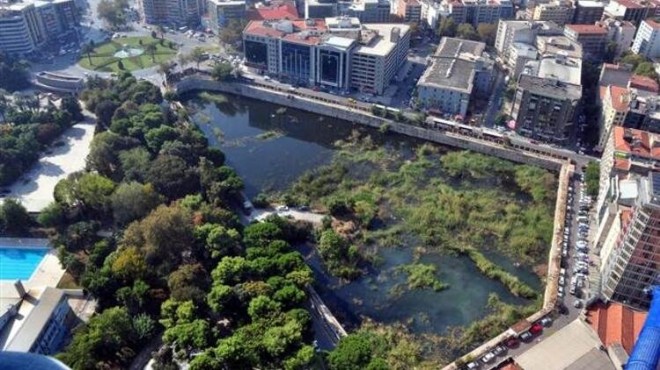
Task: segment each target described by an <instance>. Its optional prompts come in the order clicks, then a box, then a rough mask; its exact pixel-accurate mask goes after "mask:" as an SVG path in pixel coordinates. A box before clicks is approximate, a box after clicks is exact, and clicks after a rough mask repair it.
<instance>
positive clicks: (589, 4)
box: [569, 0, 605, 24]
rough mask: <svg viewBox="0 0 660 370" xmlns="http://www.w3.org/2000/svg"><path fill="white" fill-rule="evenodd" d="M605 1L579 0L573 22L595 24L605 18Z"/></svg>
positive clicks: (576, 3)
mask: <svg viewBox="0 0 660 370" xmlns="http://www.w3.org/2000/svg"><path fill="white" fill-rule="evenodd" d="M604 11H605V3H602V2H600V1H594V0H577V1H576V2H575V13H574V15H573V22H569V23H573V24H594V23H596V22H598V21H600V20H601V19H602V18H603V12H604Z"/></svg>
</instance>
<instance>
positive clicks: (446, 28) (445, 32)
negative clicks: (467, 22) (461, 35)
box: [437, 17, 458, 37]
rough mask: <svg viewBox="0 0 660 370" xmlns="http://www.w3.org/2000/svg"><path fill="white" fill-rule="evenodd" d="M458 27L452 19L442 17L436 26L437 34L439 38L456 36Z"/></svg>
mask: <svg viewBox="0 0 660 370" xmlns="http://www.w3.org/2000/svg"><path fill="white" fill-rule="evenodd" d="M457 28H458V26H457V25H456V23H455V22H454V20H453V19H452V18H449V17H444V18H442V19H441V20H440V22H439V24H438V31H437V34H438V36H440V37H454V36H456V31H457Z"/></svg>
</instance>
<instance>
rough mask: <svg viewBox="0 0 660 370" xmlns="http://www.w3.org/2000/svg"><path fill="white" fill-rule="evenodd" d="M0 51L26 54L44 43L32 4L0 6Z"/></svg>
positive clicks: (43, 36)
mask: <svg viewBox="0 0 660 370" xmlns="http://www.w3.org/2000/svg"><path fill="white" fill-rule="evenodd" d="M0 30H2V32H0V50H2V51H3V52H6V53H9V54H27V53H31V52H33V51H34V50H36V49H37V48H38V47H40V46H41V45H43V44H44V43H45V42H46V34H45V33H44V32H43V29H42V28H41V26H40V23H39V19H38V16H37V12H36V9H35V7H34V4H27V3H15V4H11V5H0Z"/></svg>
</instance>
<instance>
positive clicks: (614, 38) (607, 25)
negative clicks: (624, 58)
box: [596, 18, 637, 56]
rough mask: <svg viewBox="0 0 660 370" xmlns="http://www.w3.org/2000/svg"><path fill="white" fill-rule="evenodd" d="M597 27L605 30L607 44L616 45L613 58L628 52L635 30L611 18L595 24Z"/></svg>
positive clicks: (626, 23)
mask: <svg viewBox="0 0 660 370" xmlns="http://www.w3.org/2000/svg"><path fill="white" fill-rule="evenodd" d="M596 25H597V26H600V27H603V28H604V29H606V30H607V42H608V43H610V42H613V43H615V44H616V53H615V56H619V55H621V54H622V53H625V52H626V51H628V50H630V47H631V46H632V43H633V39H634V37H635V32H636V31H637V28H636V27H635V25H634V24H632V23H630V22H628V21H619V20H615V19H611V18H607V19H604V20H602V21H600V22H596Z"/></svg>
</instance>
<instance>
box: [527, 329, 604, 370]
mask: <svg viewBox="0 0 660 370" xmlns="http://www.w3.org/2000/svg"><path fill="white" fill-rule="evenodd" d="M601 345H602V343H601V342H600V340H599V339H598V336H597V335H596V333H594V331H593V330H592V329H591V328H590V327H589V325H587V324H586V323H584V322H582V321H581V320H579V319H576V320H575V321H573V322H571V323H570V324H568V325H566V326H565V327H563V328H562V329H560V330H559V331H557V332H556V333H554V334H552V335H550V336H549V337H547V338H546V339H544V340H543V341H541V342H540V343H537V344H535V345H534V346H533V347H532V348H530V349H529V350H527V351H525V352H524V353H522V354H521V355H519V356H518V357H516V358H515V361H516V363H517V364H518V365H519V366H520V367H521V368H523V369H525V370H566V369H570V370H615V369H616V368H615V367H614V364H612V361H611V360H610V358H609V357H608V356H607V353H606V352H605V351H601V350H600V349H599V348H600V346H601Z"/></svg>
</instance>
